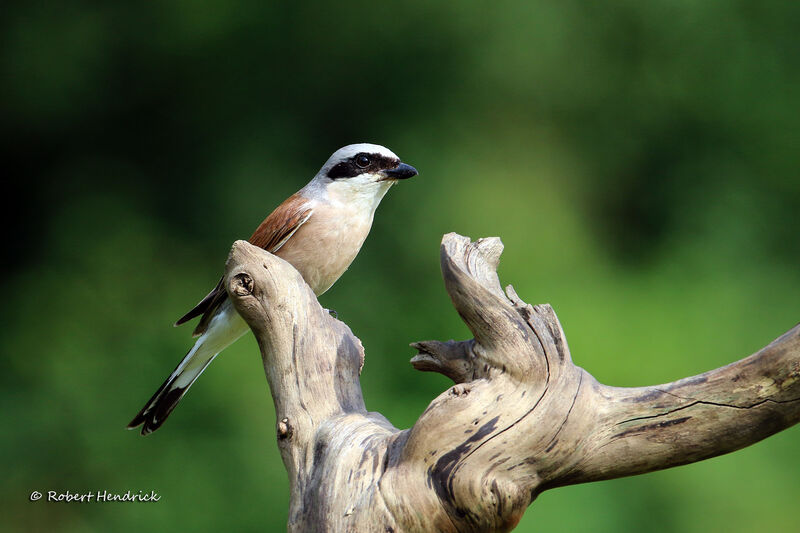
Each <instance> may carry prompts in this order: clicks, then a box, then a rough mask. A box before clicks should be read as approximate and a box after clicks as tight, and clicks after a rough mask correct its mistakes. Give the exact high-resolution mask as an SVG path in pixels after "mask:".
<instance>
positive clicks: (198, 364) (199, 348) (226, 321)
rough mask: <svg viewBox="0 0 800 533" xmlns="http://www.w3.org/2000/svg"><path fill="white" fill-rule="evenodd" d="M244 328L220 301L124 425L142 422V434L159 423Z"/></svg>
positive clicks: (245, 329)
mask: <svg viewBox="0 0 800 533" xmlns="http://www.w3.org/2000/svg"><path fill="white" fill-rule="evenodd" d="M246 331H247V324H245V322H244V320H242V319H241V317H239V315H238V314H237V313H236V311H234V310H233V308H232V306H230V305H223V306H222V309H220V312H219V313H217V314H216V316H215V317H214V318H213V319H212V320H211V322H210V324H209V327H208V329H207V330H206V332H205V333H203V334H202V335H201V336H200V337H199V338H198V339H197V342H195V344H194V346H192V349H191V350H189V353H187V354H186V356H185V357H184V358H183V360H182V361H181V362H180V364H178V366H177V367H176V368H175V370H174V371H173V372H172V374H170V375H169V377H168V378H167V380H166V381H165V382H164V383H163V384H162V385H161V387H159V389H158V390H157V391H156V393H155V394H153V397H152V398H150V400H149V401H148V402H147V403H146V404H145V405H144V407H142V410H141V411H139V413H138V414H137V415H136V416H135V417H133V420H131V422H130V423H129V424H128V429H136V428H137V427H139V426H142V435H147V434H149V433H152V432H153V431H155V430H157V429H158V428H160V427H161V424H163V423H164V421H165V420H166V419H167V417H168V416H169V415H170V413H171V412H172V410H173V409H175V406H176V405H178V402H180V401H181V398H183V395H184V394H186V391H187V390H189V387H191V386H192V384H193V383H194V382H195V380H197V378H198V377H200V374H202V373H203V370H205V369H206V367H207V366H208V365H209V364H210V363H211V361H213V360H214V358H215V357H216V356H217V354H218V353H220V352H221V351H222V350H224V349H225V348H227V347H228V346H230V345H231V344H232V343H233V342H234V341H235V340H237V339H238V338H239V337H241V336H242V335H243V334H244V333H245V332H246Z"/></svg>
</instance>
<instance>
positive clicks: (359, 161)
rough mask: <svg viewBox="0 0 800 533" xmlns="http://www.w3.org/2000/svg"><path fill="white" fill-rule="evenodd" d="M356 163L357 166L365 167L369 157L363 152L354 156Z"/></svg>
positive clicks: (367, 164)
mask: <svg viewBox="0 0 800 533" xmlns="http://www.w3.org/2000/svg"><path fill="white" fill-rule="evenodd" d="M356 165H358V167H359V168H367V167H368V166H369V157H368V156H366V155H364V154H359V155H358V156H356Z"/></svg>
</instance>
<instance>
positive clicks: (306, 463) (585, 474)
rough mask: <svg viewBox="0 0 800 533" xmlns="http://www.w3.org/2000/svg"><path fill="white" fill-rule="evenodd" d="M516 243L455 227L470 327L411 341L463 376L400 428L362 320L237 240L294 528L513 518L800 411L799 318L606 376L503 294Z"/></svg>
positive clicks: (447, 241) (451, 243) (456, 272)
mask: <svg viewBox="0 0 800 533" xmlns="http://www.w3.org/2000/svg"><path fill="white" fill-rule="evenodd" d="M502 249H503V246H502V243H501V242H500V240H499V239H497V238H490V239H479V240H478V241H476V242H470V240H469V239H468V238H466V237H462V236H459V235H456V234H453V233H451V234H448V235H445V236H444V239H443V240H442V249H441V262H442V273H443V276H444V281H445V285H446V287H447V291H448V293H449V294H450V297H451V299H452V301H453V305H454V306H455V308H456V311H457V312H458V313H459V315H461V317H462V318H463V320H464V322H465V323H466V324H467V326H468V327H469V329H470V331H471V332H472V334H473V335H474V339H471V340H467V341H459V342H456V341H448V342H439V341H423V342H418V343H414V344H413V345H412V346H414V347H415V348H416V349H417V350H418V351H419V354H418V355H416V356H415V357H414V358H413V359H412V364H413V365H414V366H415V368H417V369H419V370H428V371H436V372H440V373H442V374H444V375H446V376H448V377H449V378H450V379H452V380H453V381H454V382H455V385H454V386H453V387H451V388H449V389H448V390H447V391H445V392H443V393H442V394H441V395H439V396H438V397H437V398H435V399H434V400H433V401H432V402H431V404H430V405H429V406H428V408H427V409H426V410H425V412H423V413H422V414H421V415H420V417H419V419H418V420H417V422H416V423H415V424H414V426H413V427H412V428H410V429H407V430H403V431H401V430H398V429H397V428H394V427H393V426H392V425H391V424H390V423H389V422H388V421H387V420H386V419H385V418H384V417H383V416H381V415H380V414H378V413H369V412H367V410H366V407H365V405H364V400H363V398H362V395H361V388H360V385H359V374H360V370H361V367H362V366H363V364H364V350H363V347H362V346H361V342H360V341H359V340H358V339H357V338H356V337H355V336H354V335H353V334H352V332H351V331H350V329H349V328H348V327H347V326H346V325H345V324H344V323H343V322H340V321H339V320H336V319H334V318H333V317H331V316H330V315H329V314H328V312H327V311H325V310H324V309H322V308H321V307H320V305H319V303H318V302H317V300H316V298H315V296H314V294H313V292H312V291H311V290H310V289H309V288H308V286H307V285H306V284H305V283H304V282H303V280H302V278H301V277H300V275H299V274H298V273H297V272H296V271H295V270H294V268H292V267H291V265H289V264H288V263H286V262H285V261H283V260H281V259H280V258H277V257H275V256H273V255H271V254H269V253H267V252H265V251H263V250H261V249H259V248H257V247H254V246H252V245H250V244H248V243H246V242H244V241H237V242H236V243H235V244H234V246H233V249H232V250H231V253H230V257H229V260H228V265H227V273H226V278H225V284H226V287H227V289H228V292H229V294H230V296H231V298H232V300H233V303H234V305H235V306H236V309H237V310H238V311H239V313H240V314H241V315H242V317H244V319H245V320H246V321H247V323H248V324H249V325H250V327H251V328H252V330H253V332H254V333H255V336H256V338H257V339H258V343H259V346H260V348H261V352H262V357H263V360H264V370H265V372H266V375H267V380H268V382H269V386H270V390H271V391H272V397H273V400H274V402H275V411H276V415H277V421H278V422H277V424H276V434H277V439H278V444H279V449H280V452H281V456H282V458H283V461H284V464H285V466H286V469H287V472H288V474H289V480H290V484H291V495H290V498H291V503H290V510H289V525H288V528H289V531H304V532H305V531H358V532H361V531H393V532H400V531H452V532H456V531H458V532H463V531H508V530H510V529H513V527H514V526H515V525H516V524H517V523H518V521H519V519H520V518H521V517H522V514H523V513H524V512H525V509H526V508H527V507H528V505H529V504H530V503H531V501H532V500H533V499H534V498H535V497H536V496H537V495H538V494H539V493H541V492H542V491H543V490H546V489H548V488H553V487H557V486H562V485H568V484H574V483H582V482H587V481H596V480H602V479H611V478H615V477H620V476H627V475H633V474H639V473H643V472H649V471H652V470H658V469H662V468H668V467H671V466H675V465H679V464H685V463H690V462H693V461H698V460H700V459H705V458H708V457H713V456H715V455H720V454H723V453H727V452H730V451H733V450H736V449H739V448H742V447H744V446H747V445H749V444H752V443H754V442H756V441H758V440H761V439H763V438H765V437H767V436H769V435H771V434H773V433H776V432H778V431H780V430H782V429H785V428H787V427H789V426H791V425H793V424H795V423H797V422H798V420H800V379H798V378H800V326H796V327H795V328H793V329H792V330H790V331H789V332H788V333H786V334H784V335H783V336H781V337H779V338H778V339H776V340H775V341H774V342H773V343H772V344H770V345H769V346H767V347H765V348H764V349H762V350H761V351H759V352H758V353H756V354H754V355H752V356H750V357H747V358H745V359H742V360H741V361H738V362H736V363H733V364H730V365H728V366H726V367H723V368H719V369H716V370H712V371H710V372H707V373H705V374H701V375H699V376H694V377H691V378H686V379H683V380H680V381H676V382H674V383H668V384H665V385H660V386H656V387H642V388H616V387H608V386H605V385H602V384H600V383H598V382H597V381H596V380H595V379H594V378H593V377H592V376H591V375H590V374H588V373H587V372H586V371H584V370H583V369H581V368H579V367H577V366H575V365H574V364H573V363H572V360H571V358H570V353H569V348H568V347H567V341H566V338H565V337H564V332H563V330H562V328H561V325H560V324H559V322H558V318H557V317H556V315H555V312H554V311H553V309H552V308H551V307H550V306H549V305H536V306H531V305H529V304H526V303H525V302H523V301H522V300H521V299H520V298H519V296H518V295H517V294H516V292H515V291H514V289H513V288H512V287H511V286H509V287H507V288H506V290H505V291H503V290H502V288H501V285H500V282H499V280H498V277H497V273H496V271H497V264H498V261H499V258H500V254H501V252H502ZM374 305H375V307H376V309H377V308H378V307H379V304H378V303H375V304H374Z"/></svg>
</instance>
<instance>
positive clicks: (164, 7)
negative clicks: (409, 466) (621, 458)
mask: <svg viewBox="0 0 800 533" xmlns="http://www.w3.org/2000/svg"><path fill="white" fill-rule="evenodd" d="M3 11H4V14H3V17H2V18H1V19H0V73H2V78H0V79H1V80H2V81H1V82H0V136H2V146H3V152H4V153H3V155H4V162H5V164H6V165H5V166H6V171H5V172H4V174H5V175H6V180H5V194H4V201H5V203H6V213H7V215H10V219H11V220H10V224H9V225H7V226H6V227H7V231H6V241H5V248H6V251H7V256H6V261H4V270H5V272H6V274H5V276H4V280H3V287H2V290H3V292H4V294H6V296H7V299H6V301H7V302H8V303H9V304H10V303H14V305H13V306H12V305H7V306H5V307H4V308H3V310H2V324H3V326H2V327H3V330H2V335H0V347H1V348H2V353H3V359H2V361H3V367H4V368H3V372H2V373H1V374H0V376H1V377H0V380H2V381H1V382H2V389H1V390H2V392H0V398H1V399H2V402H1V403H2V409H3V413H4V420H5V421H6V424H5V431H4V437H3V438H2V440H0V451H1V452H2V455H3V457H5V458H6V460H5V467H4V469H3V474H4V475H3V476H2V481H0V487H2V495H3V497H2V504H0V510H2V515H3V517H4V523H5V524H6V528H10V529H11V530H18V531H43V530H58V531H69V532H79V531H141V530H145V529H148V530H149V529H154V530H168V529H177V530H182V531H187V530H188V531H218V530H223V531H251V530H259V531H264V530H266V531H280V530H283V529H284V528H285V520H286V512H287V493H288V489H287V487H288V484H287V480H286V474H285V471H284V469H283V466H282V463H281V460H280V457H279V455H278V452H277V448H276V445H275V438H274V430H273V427H274V426H273V425H274V413H273V411H272V403H271V400H270V396H269V393H268V391H267V389H266V387H265V380H264V377H263V372H262V369H261V367H260V360H259V357H258V351H257V348H256V345H255V342H254V341H253V339H252V337H247V338H246V339H244V340H242V341H240V342H239V343H237V344H236V345H235V346H234V347H232V348H231V349H229V350H228V351H226V352H225V354H224V356H223V357H220V358H219V360H218V361H217V362H215V364H214V365H213V366H212V368H211V370H210V371H209V372H208V373H207V374H206V375H205V376H204V377H203V379H201V380H200V381H199V382H198V383H197V384H196V386H195V387H194V388H193V389H192V392H191V393H190V394H189V395H188V396H187V398H186V399H185V400H184V402H183V403H182V404H181V406H180V408H179V409H178V410H177V411H176V413H175V414H174V415H173V417H172V418H171V419H170V422H169V423H168V424H166V425H165V427H164V428H163V429H162V430H160V431H158V432H157V433H156V434H154V435H152V436H151V437H148V438H146V439H143V438H140V437H138V435H135V434H133V433H129V432H125V431H123V429H122V428H123V427H124V425H125V424H126V423H127V422H128V420H129V419H130V418H131V416H132V415H133V414H134V413H135V412H136V410H137V409H139V407H140V406H141V404H142V403H143V402H144V401H145V400H146V399H147V398H148V397H149V395H150V394H151V393H152V392H153V390H154V389H155V387H156V386H157V385H158V384H160V383H161V380H162V379H163V378H164V377H165V375H166V374H167V373H168V372H169V371H170V370H171V369H172V368H173V366H174V365H175V364H176V363H177V361H178V360H179V359H180V357H181V356H182V355H183V354H184V352H185V350H186V349H187V348H188V346H189V345H190V343H191V341H190V339H189V331H188V330H187V329H172V328H171V327H170V324H171V322H172V321H173V320H174V319H175V318H177V317H178V316H180V315H181V314H182V313H183V312H184V311H186V310H187V308H188V307H189V306H191V305H192V304H193V303H194V302H196V301H197V300H198V299H199V298H200V297H202V296H203V295H204V294H205V291H206V290H207V289H208V288H210V286H211V285H213V283H214V282H215V280H216V279H217V276H218V275H219V273H220V271H221V268H222V265H223V261H224V258H225V255H226V253H227V250H228V248H229V246H230V243H231V242H232V241H233V240H234V239H237V238H242V237H247V236H248V235H249V234H250V231H251V230H252V229H253V228H254V227H255V225H256V224H257V223H258V222H259V221H260V220H261V219H262V218H263V216H264V215H266V214H267V213H268V212H269V211H270V210H271V209H272V208H273V207H274V206H275V205H277V204H278V203H279V202H280V201H281V200H282V199H283V198H284V197H286V196H287V195H289V194H291V193H292V192H294V191H295V190H296V189H298V188H299V187H301V186H302V185H304V184H305V182H306V181H307V180H308V179H309V178H310V177H311V176H312V175H313V174H314V173H315V172H316V170H317V169H318V168H319V166H320V165H321V164H322V163H323V162H324V161H325V159H326V158H327V157H328V155H329V154H330V153H331V152H332V151H333V150H335V149H336V148H338V147H340V146H342V145H344V144H348V143H351V142H360V141H368V142H376V143H380V144H385V145H387V146H389V147H390V148H392V149H393V150H395V151H396V152H397V153H398V154H400V156H401V157H403V158H404V159H405V160H407V161H408V162H409V163H411V164H413V165H415V166H417V167H418V168H419V169H420V170H421V175H420V176H419V178H416V179H414V180H411V181H409V182H406V183H403V184H402V186H398V187H396V188H395V189H394V190H393V191H391V193H390V194H389V196H388V197H387V198H386V200H385V201H384V203H383V205H382V206H381V208H380V210H379V216H378V217H377V219H376V222H375V226H374V228H373V230H372V234H371V236H370V238H369V239H368V241H367V244H366V245H365V247H364V249H363V251H362V253H361V255H360V256H359V258H358V259H357V260H356V262H355V263H354V264H353V266H352V267H351V269H350V270H349V272H348V273H347V274H346V275H345V276H344V277H343V278H342V280H340V282H339V283H338V284H337V285H336V286H335V287H334V288H333V289H332V290H331V291H329V293H327V294H325V295H324V296H323V297H322V299H321V300H322V303H323V305H325V306H327V307H332V308H335V309H336V310H337V311H338V313H339V317H340V318H342V319H343V320H345V321H346V322H347V323H348V324H349V325H350V326H351V327H352V328H353V330H354V332H355V333H356V334H357V335H358V336H359V337H360V338H361V339H362V340H363V342H364V345H365V346H366V348H367V361H366V367H365V370H364V373H363V376H362V384H363V387H364V393H365V396H366V400H367V404H368V407H369V408H370V409H372V410H377V411H381V412H383V413H384V414H385V415H386V416H388V417H389V419H390V420H392V421H393V423H394V424H395V425H397V426H398V427H408V426H409V425H411V424H413V422H414V420H415V419H416V417H417V416H418V415H419V413H420V412H421V411H422V410H423V409H424V408H425V407H426V405H427V404H428V402H430V400H431V399H433V398H434V397H435V396H436V395H437V394H438V393H440V392H441V391H443V390H444V389H445V388H446V387H447V385H448V384H447V382H446V381H445V380H444V378H442V377H440V376H435V375H429V374H424V375H423V374H418V373H415V372H414V371H413V370H412V369H411V367H410V365H408V363H407V361H408V359H409V358H410V357H411V356H412V355H413V352H412V350H411V349H409V348H407V343H409V342H411V341H414V340H421V339H429V338H438V339H448V338H451V337H452V338H464V337H466V336H468V332H467V330H466V328H465V327H464V326H463V324H462V323H461V322H460V320H459V319H458V316H457V314H456V313H455V312H454V311H453V310H452V308H451V306H450V304H449V301H448V298H447V295H446V293H445V291H444V288H443V286H442V283H441V278H440V274H439V266H438V243H439V240H440V238H441V235H442V234H443V233H445V232H449V231H457V232H459V233H462V234H466V235H470V236H471V237H473V238H477V237H480V236H489V235H499V236H501V237H502V239H503V241H504V243H505V244H506V252H505V254H504V256H503V260H502V264H501V271H500V274H501V278H502V280H503V281H504V282H506V283H514V284H515V287H516V288H517V290H518V292H519V293H520V295H522V297H523V298H525V299H526V300H527V301H528V302H531V303H541V302H550V303H552V304H553V305H554V307H555V309H556V311H557V312H558V313H559V316H560V318H561V320H562V323H563V324H564V327H565V329H566V332H567V336H568V338H569V340H570V345H571V348H572V351H573V357H574V359H575V361H576V363H577V364H579V365H581V366H583V367H585V368H586V369H588V370H589V371H590V372H591V373H593V374H594V375H595V376H596V377H597V378H598V379H600V380H601V381H603V382H605V383H609V384H614V385H630V386H633V385H646V384H653V383H658V382H665V381H670V380H673V379H676V378H679V377H683V376H688V375H691V374H695V373H698V372H702V371H705V370H708V369H710V368H714V367H717V366H721V365H723V364H726V363H728V362H730V361H733V360H735V359H738V358H740V357H743V356H745V355H747V354H749V353H751V352H752V351H754V350H756V349H758V348H760V347H761V346H763V345H765V344H766V343H768V342H769V341H770V340H772V339H773V338H774V337H776V336H778V335H780V334H781V333H783V332H784V331H785V330H787V329H788V328H790V327H791V326H793V325H794V324H795V322H796V321H797V320H798V305H797V302H798V292H799V291H800V273H798V270H797V265H798V262H800V239H798V238H797V229H798V214H797V213H798V207H797V206H798V205H800V179H798V172H797V168H798V150H797V146H798V131H800V113H798V102H799V101H800V79H798V77H800V54H798V51H799V50H798V44H800V38H798V33H797V28H798V23H799V22H800V17H799V16H800V4H795V3H791V2H778V1H771V0H768V1H766V2H757V3H753V2H745V1H743V0H727V1H721V0H706V1H703V2H699V1H688V0H683V1H680V0H679V1H669V2H666V1H660V0H657V1H653V2H634V1H631V0H626V1H616V2H610V3H597V2H594V3H592V2H577V1H574V0H566V1H564V2H541V1H534V2H513V3H512V2H496V3H491V4H490V3H486V2H458V3H455V2H453V3H446V4H445V3H430V2H422V1H414V0H412V1H408V2H391V3H375V2H364V1H359V2H347V3H342V2H336V3H329V4H325V5H319V4H316V3H286V2H284V3H272V2H269V3H268V2H235V1H234V2H219V1H208V2H188V1H185V0H172V1H170V0H167V1H164V2H157V3H133V2H126V1H121V2H110V3H95V2H81V1H75V2H68V3H53V2H50V3H38V2H19V1H16V2H14V1H12V2H6V3H5V4H4V8H3ZM798 445H800V433H798V431H797V429H790V430H788V431H786V432H784V433H781V434H779V435H777V436H775V437H772V438H770V439H768V440H767V441H765V442H763V443H759V444H757V445H755V446H753V447H750V448H747V449H745V450H742V451H739V452H736V453H734V454H731V455H728V456H725V457H721V458H717V459H713V460H710V461H705V462H702V463H699V464H696V465H691V466H686V467H682V468H677V469H673V470H669V471H666V472H661V473H655V474H650V475H646V476H640V477H638V478H631V479H622V480H617V481H612V482H605V483H597V484H591V485H584V486H578V487H569V488H563V489H559V490H557V491H553V492H547V493H545V494H543V495H542V496H541V497H540V498H539V499H538V501H536V502H535V503H534V504H533V505H532V506H531V507H530V509H529V511H528V513H527V514H526V516H525V518H524V519H523V521H522V523H521V525H520V527H519V529H518V530H519V531H534V530H538V531H570V532H580V531H592V532H620V531H641V530H645V529H646V530H648V531H653V532H670V531H681V532H701V531H702V532H705V531H729V532H749V531H754V530H763V531H790V530H794V529H796V527H797V525H796V518H795V517H794V514H793V512H792V511H791V509H793V508H794V505H795V504H796V502H797V501H798V498H800V482H798V477H797V468H796V466H795V465H796V455H797V449H798ZM129 489H130V490H134V491H138V490H143V491H149V490H155V491H156V492H158V493H159V494H160V495H161V496H162V499H161V501H160V502H158V503H151V504H141V503H140V504H123V503H117V504H96V503H95V504H55V503H45V502H35V503H31V502H28V494H29V493H30V492H31V491H33V490H41V491H46V490H57V491H65V490H72V491H77V492H87V491H95V490H110V491H125V490H129Z"/></svg>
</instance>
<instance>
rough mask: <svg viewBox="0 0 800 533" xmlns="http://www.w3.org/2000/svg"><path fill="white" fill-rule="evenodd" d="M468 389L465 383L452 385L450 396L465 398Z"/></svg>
mask: <svg viewBox="0 0 800 533" xmlns="http://www.w3.org/2000/svg"><path fill="white" fill-rule="evenodd" d="M469 391H470V387H469V385H467V384H465V383H459V384H458V385H454V386H453V388H452V389H450V394H452V395H453V396H466V395H467V394H469Z"/></svg>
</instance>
